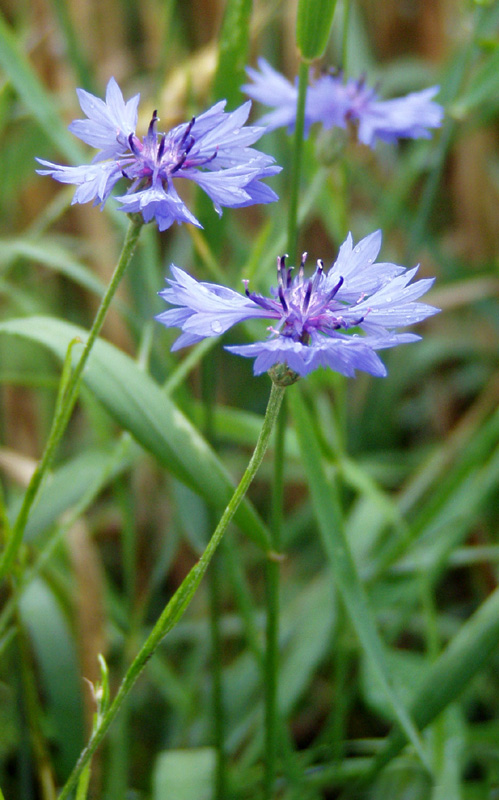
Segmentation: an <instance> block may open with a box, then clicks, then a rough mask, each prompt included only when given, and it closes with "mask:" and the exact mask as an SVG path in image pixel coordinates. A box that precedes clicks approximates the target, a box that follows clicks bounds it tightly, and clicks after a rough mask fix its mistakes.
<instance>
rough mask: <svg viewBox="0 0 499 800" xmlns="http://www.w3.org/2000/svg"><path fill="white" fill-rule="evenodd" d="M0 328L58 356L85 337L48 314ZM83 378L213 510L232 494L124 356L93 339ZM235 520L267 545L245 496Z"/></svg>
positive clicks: (206, 454)
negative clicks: (39, 345) (94, 341)
mask: <svg viewBox="0 0 499 800" xmlns="http://www.w3.org/2000/svg"><path fill="white" fill-rule="evenodd" d="M0 333H9V334H13V335H17V336H22V337H24V338H27V339H30V340H32V341H35V342H38V343H39V344H42V345H45V346H46V347H48V348H49V349H50V350H52V352H53V353H55V355H56V356H57V357H58V358H60V359H64V357H65V354H66V350H67V346H68V344H69V342H70V341H71V340H72V339H74V338H75V337H80V338H81V340H82V342H84V341H85V340H86V338H87V332H86V331H84V330H83V329H82V328H79V327H77V326H76V325H71V324H69V323H67V322H64V321H62V320H58V319H54V318H51V317H26V318H22V319H15V320H9V321H6V322H2V323H0ZM74 349H75V351H76V350H78V347H75V348H74ZM76 355H77V353H75V356H76ZM83 379H84V381H85V383H86V384H87V386H88V387H89V388H90V389H91V391H92V392H93V393H94V394H95V396H96V397H97V398H98V399H99V400H100V402H101V403H102V404H103V406H104V407H105V408H106V410H107V411H108V413H109V414H111V416H112V417H113V418H114V419H115V420H116V421H117V422H118V423H119V424H120V425H121V426H122V427H123V428H124V429H125V430H127V431H129V432H130V433H131V434H132V436H133V437H134V438H135V439H136V440H137V441H138V442H139V444H141V445H142V447H144V448H145V449H146V450H148V451H149V452H150V453H152V454H153V455H154V456H155V457H156V458H157V460H158V461H159V463H160V464H162V465H163V466H164V467H166V468H167V469H169V470H170V471H171V472H172V473H173V474H174V475H175V476H176V477H177V478H178V479H179V480H180V481H182V482H183V483H185V484H186V485H187V486H189V487H190V488H192V489H193V490H194V491H195V492H197V493H198V494H199V495H200V496H201V497H203V498H204V499H205V500H206V501H207V502H208V503H209V504H210V505H213V506H214V507H215V508H216V510H217V511H219V512H221V511H223V509H224V508H225V506H226V505H227V503H228V501H229V500H230V498H231V496H232V493H233V486H232V483H231V480H230V478H229V476H228V475H227V473H226V471H225V468H224V467H223V465H222V464H221V462H220V461H219V459H218V458H217V456H216V455H215V453H214V452H213V450H212V449H211V448H210V447H209V446H208V444H207V443H206V441H205V440H204V439H203V438H202V436H201V435H200V433H199V432H198V431H197V429H196V428H194V426H193V425H192V424H191V423H190V422H189V420H188V419H187V417H185V416H184V415H183V414H182V412H181V411H180V410H179V409H178V408H177V407H176V406H175V405H174V403H173V402H172V401H171V400H170V399H169V398H168V397H167V396H166V394H165V393H164V392H163V391H162V390H161V388H160V387H159V386H158V384H157V383H156V382H155V381H154V380H153V379H152V378H151V377H150V376H148V375H147V374H145V373H144V372H143V371H142V370H141V369H140V368H139V367H138V365H137V364H136V363H135V361H133V359H132V358H130V356H127V355H126V354H125V353H123V352H121V351H120V350H119V349H118V348H116V347H115V346H114V345H112V344H110V343H109V342H106V341H104V340H103V339H99V340H98V341H97V342H96V343H95V346H94V349H93V351H92V354H91V356H90V359H89V362H88V364H87V367H86V369H85V372H84V376H83ZM235 521H236V523H237V524H238V525H239V526H240V528H241V530H242V531H244V533H246V535H247V536H249V537H250V538H252V539H253V540H254V541H255V542H257V543H258V544H259V545H260V546H262V547H266V546H267V544H268V542H269V534H268V531H267V528H266V526H265V525H264V523H263V521H262V520H261V519H260V517H259V516H258V515H257V513H256V512H255V510H254V509H253V507H252V506H251V504H250V503H249V502H248V501H247V500H244V501H243V503H242V504H241V506H240V507H239V509H238V511H237V512H236V516H235Z"/></svg>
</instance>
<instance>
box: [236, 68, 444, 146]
mask: <svg viewBox="0 0 499 800" xmlns="http://www.w3.org/2000/svg"><path fill="white" fill-rule="evenodd" d="M258 66H259V71H258V70H256V69H252V68H251V67H248V68H247V70H246V71H247V73H248V75H249V77H250V78H251V79H252V81H253V83H247V84H245V85H244V86H242V87H241V88H242V90H243V91H244V92H245V93H246V94H247V95H248V96H249V97H251V98H253V99H254V100H257V101H258V102H260V103H263V104H264V105H267V106H271V107H272V108H273V110H272V111H270V112H269V113H268V114H265V115H264V116H263V117H262V118H261V119H260V124H261V125H265V126H266V127H267V130H274V129H275V128H279V127H287V128H288V130H290V131H291V130H293V128H294V126H295V121H296V104H297V99H298V89H297V86H296V83H295V84H294V85H293V84H292V83H291V82H290V81H288V80H287V78H285V77H284V76H283V75H281V74H280V73H279V72H277V71H276V70H275V69H273V68H272V67H271V66H270V65H269V64H268V63H267V62H266V61H265V60H264V59H263V58H261V59H260V60H259V62H258ZM438 91H439V87H438V86H432V87H431V88H429V89H423V90H422V91H420V92H411V93H410V94H408V95H405V96H404V97H398V98H394V99H391V100H380V99H379V97H378V94H377V92H376V91H375V89H373V88H371V87H369V86H367V84H366V82H365V78H360V79H358V80H355V79H353V78H349V79H348V80H345V79H344V76H343V74H342V73H341V72H337V73H336V74H334V73H331V74H323V75H321V76H320V77H319V78H317V80H314V79H313V78H312V76H311V78H310V84H309V86H308V88H307V95H306V100H305V133H306V134H308V131H309V128H310V126H311V125H312V124H313V123H315V122H320V123H322V125H323V126H324V128H326V129H329V128H332V127H335V126H336V127H339V128H346V127H347V126H348V124H349V123H354V124H355V125H356V126H357V137H358V140H359V142H361V143H362V144H365V145H368V146H369V147H374V146H375V143H376V139H381V140H383V141H385V142H396V141H397V140H398V139H404V138H405V139H420V138H425V139H428V138H430V136H431V133H430V130H429V129H430V128H438V127H440V125H441V124H442V117H443V108H442V106H441V105H439V103H436V102H435V101H434V100H433V98H434V97H435V95H436V94H437V93H438Z"/></svg>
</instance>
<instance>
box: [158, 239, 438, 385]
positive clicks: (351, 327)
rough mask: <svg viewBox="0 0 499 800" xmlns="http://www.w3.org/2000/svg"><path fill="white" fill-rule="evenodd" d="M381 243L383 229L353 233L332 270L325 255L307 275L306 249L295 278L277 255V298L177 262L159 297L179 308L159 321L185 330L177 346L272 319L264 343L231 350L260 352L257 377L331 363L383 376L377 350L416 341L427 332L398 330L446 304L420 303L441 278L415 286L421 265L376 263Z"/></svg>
mask: <svg viewBox="0 0 499 800" xmlns="http://www.w3.org/2000/svg"><path fill="white" fill-rule="evenodd" d="M380 247H381V231H376V232H375V233H372V234H371V235H370V236H366V238H365V239H362V240H361V241H360V242H359V244H358V245H357V246H356V247H354V246H353V241H352V236H351V234H349V235H348V237H347V239H346V241H345V242H344V244H343V245H342V246H341V248H340V251H339V254H338V258H337V260H336V262H335V263H334V264H333V266H332V267H331V269H330V270H329V271H328V272H325V271H324V265H323V263H322V261H318V262H317V268H316V270H315V272H314V274H313V275H312V277H311V278H307V277H306V276H305V259H306V254H304V256H303V259H302V263H301V265H300V268H299V270H298V273H297V275H296V276H295V277H293V268H292V267H287V266H286V263H285V259H286V257H285V256H282V257H280V258H278V260H277V279H278V282H277V287H276V288H273V289H271V296H270V297H263V296H261V295H258V294H255V293H254V292H250V291H249V288H248V283H247V281H245V282H244V283H245V285H246V292H245V294H244V295H242V294H239V293H238V292H235V291H233V290H232V289H228V288H226V287H224V286H218V285H217V284H213V283H200V282H198V281H197V280H195V279H194V278H192V277H191V276H190V275H188V274H187V273H186V272H184V271H183V270H181V269H179V268H178V267H176V266H174V265H172V267H171V271H172V275H173V278H171V279H168V283H169V287H168V288H167V289H165V290H163V291H162V292H160V296H161V297H163V298H164V300H166V301H167V302H168V303H170V304H171V305H172V306H177V307H176V308H171V309H169V310H167V311H164V312H163V313H161V314H159V315H158V316H157V319H158V320H159V321H160V322H162V323H163V324H164V325H166V326H167V327H180V328H181V329H182V334H181V335H180V336H179V338H178V339H177V340H176V342H175V343H174V345H173V347H172V350H178V349H179V348H180V347H185V346H187V345H190V344H194V343H195V342H199V341H200V340H201V339H204V338H206V337H208V336H217V335H219V334H222V333H224V332H225V331H226V330H228V328H230V327H232V325H235V324H236V323H238V322H242V321H243V320H248V319H253V318H258V317H262V318H266V319H269V320H273V321H274V323H273V325H272V326H271V327H269V328H268V332H269V335H268V337H267V338H266V339H264V340H263V341H259V342H254V343H253V344H247V345H236V346H231V347H227V348H226V349H227V350H230V351H231V352H232V353H236V354H238V355H241V356H247V357H250V358H255V359H256V360H255V364H254V373H255V375H259V374H261V373H262V372H266V371H267V370H269V369H270V368H271V367H273V366H274V365H277V364H286V365H287V367H288V368H289V369H290V370H292V371H293V372H295V373H297V375H307V374H308V373H309V372H311V371H312V370H314V369H317V367H329V368H331V369H333V370H335V371H336V372H340V373H342V374H343V375H348V376H353V375H354V374H355V370H357V369H359V370H364V371H365V372H369V373H371V375H376V376H380V377H382V376H385V375H386V369H385V366H384V364H383V362H382V361H381V360H380V358H379V356H378V355H377V353H376V351H377V350H382V349H385V348H388V347H394V346H395V345H398V344H404V343H406V342H414V341H417V340H418V339H420V338H421V337H419V336H417V335H416V334H413V333H398V332H396V330H395V329H396V328H399V327H401V326H406V325H411V324H412V323H415V322H420V321H421V320H423V319H425V317H428V316H430V315H431V314H435V313H437V311H438V310H439V309H437V308H434V307H433V306H429V305H426V304H424V303H418V302H416V300H417V299H418V298H419V297H421V295H423V294H424V293H425V292H426V291H427V290H428V289H429V288H430V286H431V285H432V284H433V280H434V279H431V278H426V279H423V280H419V281H417V282H416V283H413V284H411V285H409V284H410V282H411V280H412V278H413V277H414V275H415V274H416V272H417V267H415V268H414V269H410V270H407V269H405V267H401V266H397V265H396V264H390V263H375V261H376V257H377V255H378V253H379V250H380Z"/></svg>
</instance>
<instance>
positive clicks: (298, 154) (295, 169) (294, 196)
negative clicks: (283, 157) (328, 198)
mask: <svg viewBox="0 0 499 800" xmlns="http://www.w3.org/2000/svg"><path fill="white" fill-rule="evenodd" d="M308 69H309V65H308V64H307V63H306V62H305V61H301V62H300V69H299V71H298V100H297V103H296V123H295V134H294V140H293V163H292V168H291V188H290V198H289V212H288V253H289V256H290V258H291V259H294V258H296V256H297V255H298V253H297V251H298V197H299V194H300V177H301V164H302V155H303V131H304V127H305V101H306V99H307V86H308Z"/></svg>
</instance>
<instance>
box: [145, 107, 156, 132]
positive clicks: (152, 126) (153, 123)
mask: <svg viewBox="0 0 499 800" xmlns="http://www.w3.org/2000/svg"><path fill="white" fill-rule="evenodd" d="M158 120H159V117H158V110H157V109H154V111H153V112H152V119H151V121H150V123H149V128H148V130H147V135H148V136H151V137H152V136H156V123H157V122H158Z"/></svg>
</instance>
